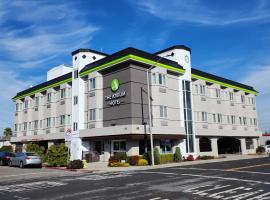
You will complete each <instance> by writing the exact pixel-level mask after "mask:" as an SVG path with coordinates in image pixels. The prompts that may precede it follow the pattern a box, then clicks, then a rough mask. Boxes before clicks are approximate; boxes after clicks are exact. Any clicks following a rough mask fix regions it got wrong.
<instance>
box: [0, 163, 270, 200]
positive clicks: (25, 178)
mask: <svg viewBox="0 0 270 200" xmlns="http://www.w3.org/2000/svg"><path fill="white" fill-rule="evenodd" d="M269 161H270V158H256V159H246V160H238V161H226V162H218V163H209V164H200V165H194V166H192V165H190V166H183V167H171V168H163V169H153V170H145V171H127V172H111V173H90V172H88V173H85V172H68V171H61V170H50V169H19V168H9V167H1V168H0V179H1V183H0V199H1V200H4V199H9V200H10V199H21V200H22V199H25V200H26V199H44V200H45V199H50V200H58V199H91V200H92V199H93V200H97V199H102V200H103V199H117V200H125V199H130V200H132V199H134V200H135V199H140V200H174V199H179V200H189V199H204V200H205V199H209V200H210V199H223V200H229V199H232V200H238V199H239V200H240V199H241V200H243V199H246V200H257V199H258V200H265V199H270V162H269Z"/></svg>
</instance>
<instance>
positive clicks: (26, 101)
mask: <svg viewBox="0 0 270 200" xmlns="http://www.w3.org/2000/svg"><path fill="white" fill-rule="evenodd" d="M27 108H28V100H25V101H24V109H27Z"/></svg>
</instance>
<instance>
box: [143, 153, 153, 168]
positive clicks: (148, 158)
mask: <svg viewBox="0 0 270 200" xmlns="http://www.w3.org/2000/svg"><path fill="white" fill-rule="evenodd" d="M142 158H143V159H145V160H147V161H148V164H149V165H151V164H152V162H151V151H148V152H146V153H144V154H143V156H142Z"/></svg>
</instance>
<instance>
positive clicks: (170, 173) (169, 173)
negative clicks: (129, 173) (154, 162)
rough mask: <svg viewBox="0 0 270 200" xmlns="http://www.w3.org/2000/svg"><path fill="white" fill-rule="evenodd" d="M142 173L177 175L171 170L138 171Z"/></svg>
mask: <svg viewBox="0 0 270 200" xmlns="http://www.w3.org/2000/svg"><path fill="white" fill-rule="evenodd" d="M138 173H143V174H164V175H178V173H172V172H150V171H144V172H138Z"/></svg>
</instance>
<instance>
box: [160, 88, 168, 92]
mask: <svg viewBox="0 0 270 200" xmlns="http://www.w3.org/2000/svg"><path fill="white" fill-rule="evenodd" d="M159 92H160V93H166V92H167V90H166V88H159Z"/></svg>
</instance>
